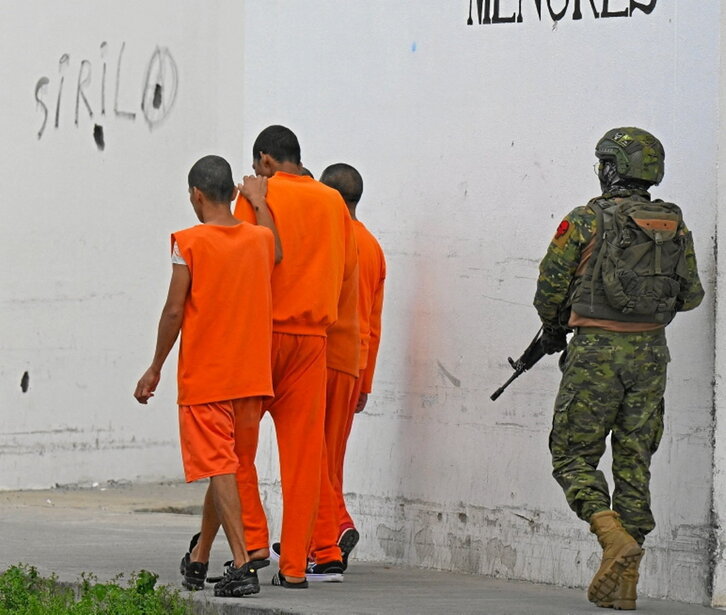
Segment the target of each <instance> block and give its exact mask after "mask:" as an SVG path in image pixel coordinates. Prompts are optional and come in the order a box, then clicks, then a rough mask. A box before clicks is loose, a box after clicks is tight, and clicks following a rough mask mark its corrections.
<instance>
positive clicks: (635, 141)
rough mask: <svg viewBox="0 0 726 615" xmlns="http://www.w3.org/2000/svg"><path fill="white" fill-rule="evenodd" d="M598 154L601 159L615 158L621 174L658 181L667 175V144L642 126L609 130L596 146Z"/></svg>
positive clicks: (627, 176)
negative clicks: (662, 142) (664, 144)
mask: <svg viewBox="0 0 726 615" xmlns="http://www.w3.org/2000/svg"><path fill="white" fill-rule="evenodd" d="M595 156H597V157H598V159H600V160H603V159H608V160H614V161H615V164H616V166H617V171H618V175H620V177H623V178H632V179H639V180H642V181H645V182H648V183H651V184H656V185H657V184H659V183H660V182H661V180H662V179H663V171H664V161H665V151H664V150H663V145H662V144H661V142H660V141H658V139H656V138H655V137H654V136H653V135H652V134H650V133H649V132H647V131H645V130H643V129H641V128H635V127H624V128H613V129H612V130H608V131H607V132H606V133H605V135H604V136H603V138H602V139H600V140H599V141H598V143H597V145H596V146H595Z"/></svg>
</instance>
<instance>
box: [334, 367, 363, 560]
mask: <svg viewBox="0 0 726 615" xmlns="http://www.w3.org/2000/svg"><path fill="white" fill-rule="evenodd" d="M362 385H363V378H361V377H358V378H356V379H355V384H354V385H353V391H352V393H351V395H350V402H349V406H348V417H347V421H346V425H345V434H344V437H343V442H342V447H341V450H340V451H339V458H338V460H337V464H338V465H337V467H336V468H335V473H334V475H333V477H332V481H333V487H334V488H337V489H339V493H340V498H339V500H338V516H339V519H340V528H339V531H340V533H341V534H342V533H343V532H344V531H345V530H347V529H351V528H355V523H354V522H353V518H352V517H351V516H350V513H349V512H348V507H347V506H346V504H345V497H344V496H343V493H344V492H343V482H344V474H345V453H346V450H347V447H348V438H350V432H351V431H352V429H353V419H354V418H355V408H356V406H357V405H358V398H359V397H360V392H361V388H362ZM354 546H355V545H354Z"/></svg>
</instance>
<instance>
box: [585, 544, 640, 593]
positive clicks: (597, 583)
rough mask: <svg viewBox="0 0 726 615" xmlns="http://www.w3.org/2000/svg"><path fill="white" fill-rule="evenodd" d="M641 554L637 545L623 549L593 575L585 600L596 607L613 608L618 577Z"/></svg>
mask: <svg viewBox="0 0 726 615" xmlns="http://www.w3.org/2000/svg"><path fill="white" fill-rule="evenodd" d="M641 552H642V549H641V548H640V546H638V544H637V543H634V544H633V545H631V546H629V547H626V548H625V549H623V551H622V552H621V553H619V554H618V555H617V556H615V557H614V558H613V559H612V561H611V562H610V563H609V564H608V566H607V567H606V568H605V569H604V570H603V571H602V572H600V571H598V573H596V574H595V578H593V580H592V582H591V583H590V587H588V589H587V599H588V600H589V601H590V602H594V603H595V604H597V605H599V604H600V603H603V604H608V603H609V604H612V605H613V607H614V606H615V603H614V600H613V594H614V593H615V590H616V589H617V587H618V582H619V581H620V577H621V576H622V575H623V572H624V571H625V569H626V568H627V567H628V566H629V565H630V564H632V563H634V562H635V560H636V558H637V557H638V555H640V554H641Z"/></svg>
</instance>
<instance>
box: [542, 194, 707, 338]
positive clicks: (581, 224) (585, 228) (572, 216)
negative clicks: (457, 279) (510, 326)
mask: <svg viewBox="0 0 726 615" xmlns="http://www.w3.org/2000/svg"><path fill="white" fill-rule="evenodd" d="M631 194H640V195H641V196H644V197H645V198H648V199H650V195H649V194H648V193H647V192H645V191H640V190H639V191H620V192H619V193H618V194H617V195H614V194H604V195H602V196H601V197H597V199H595V200H599V199H609V198H613V197H615V196H629V195H631ZM591 202H592V201H591ZM596 222H597V214H596V213H595V211H594V210H593V209H592V208H591V207H590V204H589V203H588V204H587V205H585V206H583V207H577V208H576V209H573V210H572V211H571V212H570V213H569V214H567V216H565V218H564V219H563V220H562V222H560V225H559V226H558V227H557V232H556V233H555V236H554V237H553V238H552V241H551V242H550V245H549V248H548V249H547V254H545V257H544V258H543V259H542V262H541V263H540V266H539V278H538V279H537V292H536V293H535V296H534V307H535V308H536V310H537V313H538V314H539V317H540V319H541V320H542V323H543V324H544V325H547V326H551V327H559V326H563V325H565V324H566V321H565V322H561V319H562V314H563V313H564V311H565V309H566V308H567V307H568V306H567V301H568V295H569V291H570V285H571V284H572V282H573V280H574V278H575V273H576V271H577V268H578V266H579V265H580V261H581V259H582V253H583V250H584V249H585V248H586V247H587V246H588V244H589V243H590V240H591V239H592V237H593V235H594V234H595V224H596ZM683 233H684V234H686V236H687V244H686V253H685V256H686V265H687V268H688V273H689V276H688V280H687V282H686V285H685V286H684V288H682V289H681V293H680V295H679V303H678V311H679V312H684V311H686V310H692V309H693V308H695V307H698V305H699V304H700V303H701V300H702V299H703V295H704V291H703V287H702V286H701V281H700V279H699V277H698V267H697V265H696V252H695V250H694V247H693V240H692V238H691V234H690V233H688V231H687V229H686V228H685V224H684V227H683Z"/></svg>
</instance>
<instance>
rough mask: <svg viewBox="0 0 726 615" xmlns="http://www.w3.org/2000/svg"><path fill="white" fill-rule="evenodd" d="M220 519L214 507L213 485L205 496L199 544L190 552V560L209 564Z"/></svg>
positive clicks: (208, 487)
mask: <svg viewBox="0 0 726 615" xmlns="http://www.w3.org/2000/svg"><path fill="white" fill-rule="evenodd" d="M219 526H220V522H219V517H217V509H216V508H215V506H214V498H213V496H212V486H211V484H210V485H209V486H207V492H206V493H205V494H204V506H203V507H202V527H201V530H200V531H199V536H198V539H197V544H196V545H195V547H194V548H193V549H192V550H191V551H190V556H191V557H190V560H191V561H192V562H204V563H207V562H209V555H210V553H211V551H212V544H213V543H214V539H215V538H216V537H217V532H218V531H219Z"/></svg>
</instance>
